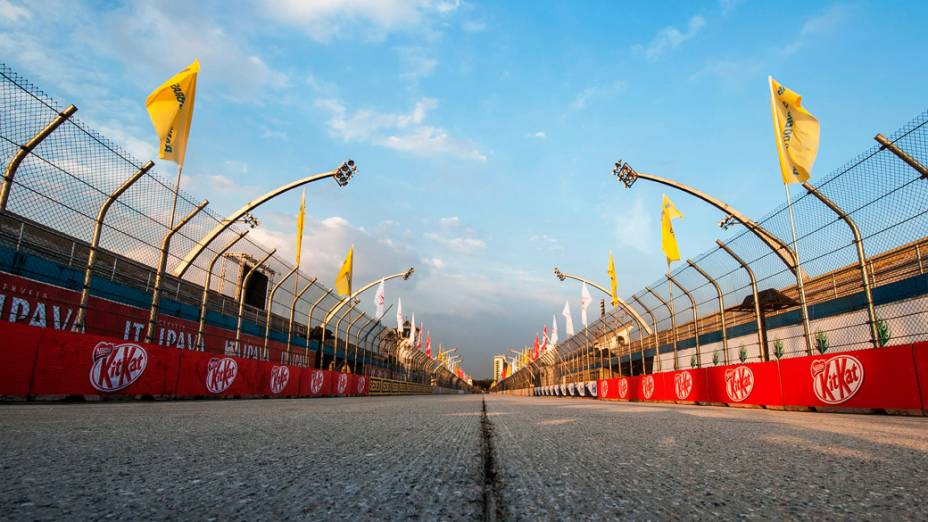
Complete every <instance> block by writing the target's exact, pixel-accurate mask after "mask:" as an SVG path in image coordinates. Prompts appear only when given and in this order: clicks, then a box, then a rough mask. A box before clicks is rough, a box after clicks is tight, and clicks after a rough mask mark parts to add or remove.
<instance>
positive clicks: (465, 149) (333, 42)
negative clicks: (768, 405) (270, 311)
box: [0, 0, 928, 377]
mask: <svg viewBox="0 0 928 522" xmlns="http://www.w3.org/2000/svg"><path fill="white" fill-rule="evenodd" d="M56 4H58V5H56ZM187 4H188V2H172V1H165V2H157V3H156V2H137V3H122V2H113V1H107V2H77V1H75V2H71V1H62V2H54V1H48V2H42V3H41V4H37V3H25V2H19V1H17V0H0V56H2V61H4V62H6V63H8V64H9V65H11V66H12V67H13V68H14V69H16V70H17V71H18V72H19V73H20V74H22V75H24V76H26V77H28V78H30V79H31V80H32V81H33V82H34V83H36V84H38V85H40V86H41V87H42V88H43V89H45V90H46V91H48V92H49V93H50V94H51V95H53V96H54V97H56V98H57V99H59V100H62V101H65V102H70V103H74V104H76V105H77V106H78V107H79V108H80V115H81V117H82V118H83V119H84V120H85V121H87V122H89V123H91V124H92V125H94V126H95V127H96V128H98V129H99V130H100V131H101V132H103V133H104V134H106V135H107V136H109V137H111V138H112V139H113V140H114V141H116V142H117V143H120V144H122V145H123V146H124V147H126V148H127V149H128V150H129V151H130V152H132V153H133V154H135V155H136V156H138V157H139V158H149V157H154V156H155V153H156V147H157V143H156V140H155V137H154V133H153V131H152V129H151V124H150V122H149V120H148V116H147V114H146V112H145V109H144V105H143V102H144V99H145V96H146V95H147V94H148V93H149V92H150V91H151V90H152V89H153V88H154V87H155V86H157V85H159V84H160V83H161V82H162V81H164V80H165V79H166V78H168V77H169V76H170V75H171V74H173V73H175V72H177V71H179V70H180V69H182V68H183V67H185V66H186V65H187V64H188V63H190V62H191V61H192V60H193V59H194V58H199V59H200V61H201V63H202V70H201V74H200V79H199V84H198V92H197V95H198V99H197V106H196V115H195V118H194V123H193V127H192V130H191V139H190V142H189V148H188V153H187V162H186V163H187V164H186V165H185V186H186V187H187V189H188V190H190V191H191V192H193V193H194V194H197V195H206V196H208V197H209V198H210V200H211V202H212V203H211V206H212V207H214V208H215V209H216V210H217V211H220V212H223V213H225V212H228V211H231V210H234V209H235V208H237V207H238V206H240V204H241V203H242V202H243V201H246V200H247V199H250V197H252V196H254V195H255V194H258V193H263V192H265V191H266V190H269V189H270V188H273V187H275V186H277V185H280V184H282V183H284V182H286V181H288V180H291V179H294V178H297V177H300V176H303V175H306V174H309V173H312V172H318V171H322V170H328V169H330V168H332V167H334V166H336V165H338V164H339V163H340V162H341V161H343V160H344V159H346V158H353V159H354V160H355V161H357V163H358V165H359V167H360V173H359V176H358V177H357V178H356V179H355V180H354V181H353V182H352V183H351V184H350V185H349V186H348V187H347V188H345V189H338V188H337V187H336V186H335V185H334V183H333V184H326V185H325V186H317V185H318V184H317V185H314V186H312V188H311V189H310V190H309V192H308V194H307V207H308V213H309V219H308V227H307V235H306V239H305V240H304V254H303V259H304V268H305V270H307V271H308V272H310V273H313V274H318V275H319V276H320V277H321V278H322V279H326V280H329V281H330V283H329V284H332V283H331V281H332V280H333V278H334V274H335V272H336V270H337V268H338V265H339V263H340V261H341V258H342V257H343V256H344V253H345V251H346V250H347V248H348V246H349V245H351V244H355V245H356V253H355V267H356V276H355V281H364V282H366V281H368V280H370V279H373V278H375V277H377V276H379V275H382V274H384V273H393V272H398V271H401V270H402V269H404V268H406V267H407V266H410V265H412V266H415V267H416V271H417V272H416V276H415V277H414V278H413V280H412V281H410V282H409V283H397V284H393V285H390V286H389V287H388V289H387V299H388V300H391V301H395V299H396V298H397V297H399V296H401V297H402V298H403V305H404V310H405V311H406V312H407V314H408V313H410V312H413V311H414V312H415V313H416V318H417V319H422V320H424V321H425V323H426V327H427V328H428V329H429V330H430V331H431V334H432V339H433V342H434V343H435V344H437V343H438V342H442V343H444V344H445V345H456V346H459V347H460V348H459V351H460V353H461V354H462V355H463V358H464V361H465V363H464V366H465V369H467V370H468V371H470V372H472V373H474V374H475V375H476V376H478V377H479V376H486V375H488V374H489V373H490V368H491V362H490V358H491V356H492V354H493V353H496V352H500V351H504V350H505V349H506V348H508V347H511V346H517V345H521V344H524V343H530V342H531V341H532V340H533V339H534V335H535V333H536V332H538V331H540V330H541V328H542V326H543V325H544V324H546V322H550V321H551V316H552V314H554V313H558V312H559V311H560V309H561V308H562V307H563V304H564V301H565V300H566V299H570V300H571V301H572V308H573V309H574V311H575V315H576V311H577V301H578V299H579V288H578V287H576V286H575V285H572V284H567V283H561V282H559V281H557V280H556V279H555V278H554V276H553V275H552V271H551V270H552V268H553V267H554V266H555V265H557V266H560V267H561V268H562V269H563V270H565V271H569V272H574V273H578V274H584V275H587V276H589V277H592V278H594V279H597V280H600V281H605V280H606V279H607V276H606V261H607V257H608V252H609V250H610V249H611V250H613V251H614V253H615V257H616V265H617V269H618V273H619V289H620V293H621V294H622V295H629V294H631V293H634V292H635V291H637V290H638V289H639V288H641V287H642V286H643V285H644V284H648V283H650V282H652V281H653V280H655V279H657V278H658V277H660V275H661V273H662V272H663V258H662V255H661V253H660V250H659V211H660V210H659V209H660V196H661V193H662V190H661V189H660V188H659V187H657V186H653V185H651V186H648V185H647V184H646V183H639V184H637V185H635V187H634V189H633V190H630V191H629V190H624V189H622V188H621V186H620V185H618V184H617V183H616V182H615V180H614V178H613V177H612V176H611V175H610V171H611V167H612V164H613V163H614V162H615V161H616V160H617V159H619V158H622V159H625V160H627V161H629V162H630V163H631V164H632V165H634V166H635V167H636V168H638V169H640V170H643V171H647V172H653V173H655V174H658V175H662V176H666V177H671V178H674V179H678V180H680V181H682V182H684V183H690V184H692V185H694V186H696V187H699V188H704V189H705V190H707V191H709V192H711V193H713V194H715V195H716V196H718V197H720V198H721V199H723V200H725V201H727V202H729V203H730V204H731V205H732V206H734V207H735V208H738V209H740V210H742V211H744V212H745V213H747V214H748V215H750V216H754V217H759V216H760V215H762V214H765V213H766V212H767V211H768V210H769V209H771V208H773V207H774V206H776V205H777V204H779V203H781V202H782V199H783V196H782V194H783V190H782V188H781V185H780V182H779V177H778V175H777V174H776V170H775V169H776V157H775V151H774V147H773V140H772V136H771V133H772V127H771V123H770V108H769V95H768V91H767V75H768V74H772V75H773V76H774V77H776V78H777V79H778V80H780V81H781V82H782V83H783V84H784V85H786V86H788V87H790V88H792V89H794V90H796V91H798V92H799V93H801V94H802V95H803V97H804V101H805V105H806V107H807V108H809V110H810V111H811V112H812V113H813V114H815V115H816V116H817V117H818V118H819V119H820V121H821V123H822V137H821V150H820V153H819V156H818V160H817V162H816V167H815V172H813V179H814V178H815V177H822V176H824V175H825V174H827V173H828V172H829V171H831V170H832V169H834V168H836V167H838V166H840V165H841V164H843V163H844V162H845V161H846V160H847V159H849V158H850V157H852V156H854V155H855V154H857V153H858V152H860V151H861V150H863V149H864V148H866V147H869V146H870V145H871V144H872V137H873V135H874V134H875V133H877V132H884V133H886V132H888V131H892V130H893V129H895V128H897V127H898V126H900V125H901V124H902V123H904V122H905V121H907V120H909V119H910V118H911V117H913V116H914V115H915V114H917V113H918V112H920V111H922V110H924V109H925V108H926V105H928V104H926V102H925V97H924V92H925V91H924V85H925V80H926V72H925V71H924V68H922V67H919V66H918V65H919V64H920V63H921V62H920V60H921V58H920V57H921V56H922V55H924V54H925V51H926V50H928V45H926V44H928V36H926V34H925V32H924V30H923V29H924V25H925V22H926V21H928V5H926V4H923V3H917V2H912V3H909V4H904V3H896V4H894V5H893V8H891V9H887V8H886V6H885V4H882V3H879V2H835V3H829V2H760V1H757V2H752V1H743V2H741V1H737V0H728V1H722V2H664V3H655V2H650V3H645V2H639V3H630V2H622V3H620V2H590V3H582V2H495V3H479V2H469V1H463V0H462V1H452V0H432V1H400V0H382V1H374V0H355V1H351V0H327V1H318V2H297V1H266V2H251V3H245V2H241V3H234V4H229V3H226V2H209V1H206V2H196V3H194V4H195V5H193V6H191V5H187ZM230 6H232V7H230ZM65 13H66V15H65ZM161 170H162V171H164V172H170V170H171V169H170V167H169V166H167V165H162V166H161ZM671 196H672V197H673V198H674V201H675V202H676V204H677V206H678V208H679V209H680V210H681V211H682V212H683V213H684V214H685V215H686V218H685V219H683V220H682V221H678V222H676V224H675V227H676V231H677V236H678V238H679V239H680V249H681V252H682V253H683V255H684V256H685V257H694V256H696V255H697V254H699V253H701V252H703V251H705V250H707V249H708V248H710V247H711V245H712V242H713V240H714V239H715V238H717V237H719V235H720V231H719V230H718V227H717V223H718V221H719V219H720V218H721V216H720V215H719V214H718V213H717V212H715V211H714V210H712V209H710V208H708V207H707V206H705V205H704V204H701V203H699V202H697V201H696V200H693V199H691V198H687V197H685V196H683V195H671ZM298 200H299V194H298V193H294V194H292V195H291V196H289V197H286V198H281V199H280V200H279V201H275V202H272V203H271V204H268V205H267V206H266V207H264V208H262V210H261V211H260V212H259V213H258V217H259V218H261V219H262V227H261V228H260V229H258V231H256V232H259V233H256V234H254V235H255V236H258V237H260V238H262V239H263V241H264V242H266V243H267V244H268V245H269V246H275V247H278V248H280V249H282V250H283V251H284V252H287V249H289V251H291V252H292V249H293V239H292V236H293V228H294V224H293V222H294V220H295V214H296V210H297V206H298ZM596 298H597V299H598V298H599V296H596ZM366 301H370V300H369V299H368V300H366ZM366 305H367V306H369V303H367V304H366ZM558 318H559V319H560V315H559V313H558ZM575 322H578V318H576V317H575ZM561 329H562V331H563V324H561ZM562 338H563V333H562Z"/></svg>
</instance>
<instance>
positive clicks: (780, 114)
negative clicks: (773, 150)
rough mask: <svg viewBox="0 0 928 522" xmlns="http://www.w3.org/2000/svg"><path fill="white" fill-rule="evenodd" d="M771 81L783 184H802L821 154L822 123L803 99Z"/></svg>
mask: <svg viewBox="0 0 928 522" xmlns="http://www.w3.org/2000/svg"><path fill="white" fill-rule="evenodd" d="M767 78H768V80H769V82H770V108H771V110H772V112H773V133H774V137H775V138H776V142H777V156H779V158H780V174H781V175H782V177H783V184H784V185H788V184H790V183H802V182H804V181H806V180H808V179H809V173H810V172H812V165H813V164H814V163H815V157H816V156H817V155H818V141H819V123H818V120H817V119H815V116H812V114H810V113H809V111H807V110H806V109H805V107H803V106H802V96H800V95H799V94H797V93H796V92H795V91H792V90H790V89H787V88H786V87H784V86H782V85H780V83H779V82H778V81H776V80H774V79H773V76H768V77H767Z"/></svg>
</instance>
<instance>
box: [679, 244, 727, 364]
mask: <svg viewBox="0 0 928 522" xmlns="http://www.w3.org/2000/svg"><path fill="white" fill-rule="evenodd" d="M686 264H688V265H690V266H691V267H693V270H696V271H697V272H699V275H701V276H703V277H704V278H706V280H707V281H709V282H710V283H712V287H713V288H715V293H716V295H717V296H718V300H719V318H720V319H721V321H722V352H723V353H724V355H725V358H724V361H725V364H726V365H728V332H727V328H728V326H727V325H726V324H725V296H724V295H723V294H722V289H721V288H720V287H719V284H718V283H716V282H715V279H713V278H712V276H710V275H709V274H707V273H706V271H705V270H703V269H702V268H700V267H699V265H697V264H696V263H694V262H693V261H692V260H691V259H687V260H686Z"/></svg>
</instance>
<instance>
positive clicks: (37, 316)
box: [0, 272, 314, 366]
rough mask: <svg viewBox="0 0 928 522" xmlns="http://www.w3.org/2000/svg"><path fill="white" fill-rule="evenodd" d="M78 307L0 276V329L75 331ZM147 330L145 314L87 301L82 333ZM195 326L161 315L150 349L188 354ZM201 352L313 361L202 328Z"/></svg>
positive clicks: (57, 293)
mask: <svg viewBox="0 0 928 522" xmlns="http://www.w3.org/2000/svg"><path fill="white" fill-rule="evenodd" d="M79 303H80V293H79V292H76V291H73V290H68V289H65V288H61V287H58V286H54V285H49V284H45V283H40V282H38V281H34V280H32V279H27V278H24V277H19V276H15V275H12V274H8V273H5V272H0V325H2V326H6V323H9V324H12V325H28V326H33V327H38V328H41V329H43V330H53V331H59V332H68V331H71V332H75V331H77V327H76V326H75V320H76V317H77V311H78V308H79ZM147 325H148V309H147V308H145V309H143V308H137V307H133V306H128V305H124V304H120V303H116V302H114V301H109V300H106V299H100V298H98V297H91V298H90V302H89V309H88V311H87V324H86V327H85V329H84V331H85V332H87V333H91V334H95V335H101V336H107V337H114V338H118V339H122V340H124V341H129V342H135V343H140V342H142V341H143V340H144V337H145V329H146V327H147ZM198 326H199V325H198V324H197V322H195V321H190V320H186V319H178V318H176V317H171V316H170V315H167V314H161V315H160V316H159V319H158V327H157V328H156V330H155V334H154V337H153V342H154V344H157V345H159V346H165V347H170V348H180V349H185V350H189V349H191V348H194V347H195V346H196V337H197V329H198ZM204 338H205V339H204V351H206V352H210V353H214V354H223V355H229V356H236V357H245V358H250V359H262V360H269V361H273V362H276V363H278V364H281V363H284V364H294V365H297V366H303V365H305V361H306V360H307V359H308V360H313V357H314V354H313V352H309V355H308V357H307V355H306V353H305V351H304V348H303V346H299V345H295V347H294V350H293V352H292V353H291V354H290V356H289V361H288V360H287V359H288V356H287V353H286V344H285V343H280V342H277V341H270V342H269V343H268V351H267V352H265V351H264V338H263V337H257V336H254V335H249V334H247V333H244V332H243V333H242V336H241V339H240V341H239V343H238V344H236V342H235V332H234V331H231V330H226V329H223V328H218V327H215V326H210V325H207V326H206V330H205V335H204Z"/></svg>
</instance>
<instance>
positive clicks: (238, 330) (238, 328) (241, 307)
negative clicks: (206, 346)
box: [235, 248, 277, 357]
mask: <svg viewBox="0 0 928 522" xmlns="http://www.w3.org/2000/svg"><path fill="white" fill-rule="evenodd" d="M275 252H277V249H276V248H275V249H273V250H271V251H270V252H268V253H267V255H265V256H264V257H263V258H261V260H260V261H258V262H257V263H255V266H253V267H251V270H249V271H248V273H247V274H245V278H244V279H242V286H241V287H240V288H239V289H238V317H237V318H236V320H235V351H236V353H238V354H239V356H240V357H244V353H243V352H242V350H241V348H242V347H241V344H240V341H241V338H242V313H243V312H244V311H245V289H246V288H248V282H249V281H251V276H252V274H254V273H255V272H257V271H258V269H259V268H261V267H262V266H263V265H264V263H266V262H267V260H268V259H270V258H271V256H273V255H274V253H275ZM265 299H267V298H266V297H265Z"/></svg>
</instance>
